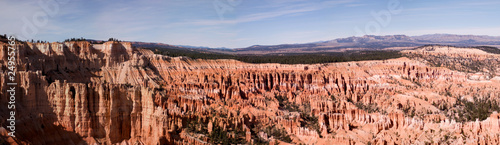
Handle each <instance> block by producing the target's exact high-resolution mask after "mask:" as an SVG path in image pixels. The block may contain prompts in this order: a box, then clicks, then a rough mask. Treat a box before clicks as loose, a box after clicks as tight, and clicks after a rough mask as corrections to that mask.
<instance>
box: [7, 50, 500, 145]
mask: <svg viewBox="0 0 500 145" xmlns="http://www.w3.org/2000/svg"><path fill="white" fill-rule="evenodd" d="M1 45H2V47H1V48H2V49H1V50H0V55H3V56H5V55H6V49H7V47H6V45H7V44H4V43H2V44H1ZM15 47H16V48H17V49H18V50H19V51H18V55H17V58H18V59H17V68H18V70H17V72H18V74H17V75H16V80H17V81H18V84H19V85H18V86H19V89H18V90H17V92H16V94H17V95H18V96H17V100H16V101H17V103H16V105H17V106H16V107H17V112H18V115H17V116H16V117H18V118H19V119H18V120H17V122H16V124H17V126H16V127H17V128H21V129H19V130H17V132H16V138H10V137H8V136H6V133H5V132H6V130H5V127H6V122H5V120H6V117H7V116H8V112H7V109H6V108H5V107H2V108H0V119H1V120H0V123H1V124H2V128H0V134H1V137H0V138H2V139H3V140H5V141H6V142H8V143H19V144H94V143H97V144H212V143H224V142H225V141H230V142H233V143H245V142H246V143H273V144H274V143H276V142H279V143H285V142H290V143H305V144H335V143H340V144H357V143H364V144H367V143H376V144H393V143H395V144H424V143H439V144H441V143H448V144H470V143H472V144H499V142H498V141H499V135H500V132H499V128H500V125H499V124H500V122H499V119H500V116H499V115H498V114H497V113H492V114H491V116H489V117H488V119H486V120H477V121H476V120H469V121H467V122H457V121H456V120H454V118H453V116H457V115H455V114H454V113H456V112H452V111H448V110H453V109H455V110H457V109H459V108H460V107H457V106H458V105H456V104H457V100H464V99H465V100H467V99H468V100H473V99H471V98H474V97H479V98H486V99H489V100H499V98H498V96H500V85H498V84H499V83H500V82H499V81H495V79H491V80H482V81H479V80H477V79H473V78H471V76H474V75H475V76H478V77H485V76H486V75H491V74H481V73H474V74H473V73H467V72H461V71H458V70H453V69H448V68H445V67H438V66H433V65H429V63H428V62H427V61H424V60H425V59H421V58H424V57H430V56H431V55H438V56H447V57H458V56H460V57H463V59H478V61H483V60H485V59H488V60H491V59H498V58H499V55H495V54H489V53H483V52H480V51H477V50H467V51H463V52H462V51H458V52H457V53H452V52H455V51H449V52H447V51H437V50H436V49H434V51H431V52H428V51H427V50H426V49H424V50H409V51H405V53H411V54H419V55H421V56H417V55H416V56H415V57H410V58H411V59H409V58H398V59H391V60H380V61H360V62H345V63H330V64H312V65H301V64H297V65H284V64H248V63H242V62H239V61H235V60H193V59H190V58H186V57H168V56H161V55H156V54H153V53H152V52H151V51H149V50H145V49H140V48H134V47H133V46H132V45H131V44H130V43H127V42H106V43H104V44H90V43H88V42H83V41H81V42H65V43H26V44H18V45H16V46H15ZM446 49H453V50H454V49H455V48H446ZM457 49H458V48H457ZM438 50H440V49H438ZM469 51H470V52H469ZM434 53H438V54H434ZM0 61H1V62H2V63H1V64H2V67H3V68H5V67H6V65H5V64H6V63H5V62H6V61H7V60H6V59H5V57H2V60H0ZM4 70H5V69H4ZM0 75H1V79H0V82H1V85H2V86H1V87H0V88H1V92H0V93H1V96H2V98H0V99H1V101H0V105H2V106H7V105H6V102H8V98H7V97H6V96H7V95H6V94H5V92H6V89H7V86H6V85H5V80H4V79H5V76H6V73H5V72H2V73H1V74H0ZM496 77H498V76H496ZM489 78H492V77H491V76H490V77H489ZM493 78H494V77H493ZM496 105H498V104H496ZM224 139H230V140H224Z"/></svg>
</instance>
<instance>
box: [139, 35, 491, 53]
mask: <svg viewBox="0 0 500 145" xmlns="http://www.w3.org/2000/svg"><path fill="white" fill-rule="evenodd" d="M133 45H135V46H137V47H148V48H152V47H155V48H173V49H188V50H191V51H201V52H212V53H223V54H259V55H261V54H299V53H322V52H345V51H359V50H404V49H411V48H414V47H418V46H423V45H453V46H460V47H464V46H491V47H500V37H498V36H485V35H454V34H431V35H421V36H406V35H386V36H375V35H365V36H362V37H347V38H338V39H334V40H330V41H318V42H313V43H304V44H280V45H254V46H250V47H246V48H235V49H229V48H209V47H197V46H187V45H168V44H162V43H146V42H133Z"/></svg>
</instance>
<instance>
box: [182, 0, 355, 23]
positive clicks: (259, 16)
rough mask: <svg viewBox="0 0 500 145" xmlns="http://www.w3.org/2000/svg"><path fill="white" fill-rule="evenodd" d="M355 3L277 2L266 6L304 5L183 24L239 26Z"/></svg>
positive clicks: (349, 0)
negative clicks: (225, 18)
mask: <svg viewBox="0 0 500 145" xmlns="http://www.w3.org/2000/svg"><path fill="white" fill-rule="evenodd" d="M353 1H354V0H343V1H326V2H309V1H307V2H305V0H291V1H284V0H275V1H274V4H272V5H266V7H278V6H282V5H284V4H290V3H291V2H302V3H298V4H293V5H287V6H286V7H284V8H281V9H278V10H274V11H269V12H261V13H254V14H248V15H243V16H240V17H237V18H235V19H230V20H218V19H217V20H198V21H193V22H185V23H182V24H193V25H221V24H239V23H246V22H254V21H260V20H265V19H271V18H276V17H281V16H285V15H293V14H300V13H305V12H312V11H317V10H321V9H324V8H328V7H332V6H335V5H339V4H345V3H350V2H353Z"/></svg>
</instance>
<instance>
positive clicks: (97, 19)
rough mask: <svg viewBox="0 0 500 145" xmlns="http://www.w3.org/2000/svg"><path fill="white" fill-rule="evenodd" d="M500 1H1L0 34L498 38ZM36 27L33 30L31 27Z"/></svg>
mask: <svg viewBox="0 0 500 145" xmlns="http://www.w3.org/2000/svg"><path fill="white" fill-rule="evenodd" d="M499 6H500V2H498V1H492V0H483V1H474V2H468V1H450V0H446V1H424V0H387V1H377V2H375V1H368V0H341V1H325V0H314V1H307V0H270V1H245V0H208V1H201V0H199V1H185V0H166V1H165V0H146V1H140V2H137V1H131V0H119V1H98V0H90V1H81V0H58V1H43V2H42V1H29V2H25V1H22V2H20V1H14V0H6V1H1V2H0V9H1V10H2V13H3V15H2V16H0V18H2V20H3V23H0V32H2V33H7V34H14V35H16V36H20V38H25V39H35V40H37V39H39V40H47V41H51V42H55V41H63V40H64V39H68V38H80V37H84V38H89V39H97V40H107V39H108V38H110V37H113V38H117V39H120V40H125V41H141V42H157V43H166V44H172V45H190V46H203V47H212V48H218V47H227V48H243V47H248V46H252V45H277V44H296V43H309V42H317V41H325V40H333V39H336V38H344V37H351V36H363V35H407V36H418V35H425V34H457V35H488V36H499V35H498V32H500V27H499V26H497V25H495V24H498V23H499V22H500V20H498V19H492V18H493V17H495V16H496V15H498V14H499V13H500V10H498V9H497V8H498V7H499ZM32 28H33V29H32Z"/></svg>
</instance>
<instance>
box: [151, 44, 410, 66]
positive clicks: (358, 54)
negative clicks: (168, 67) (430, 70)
mask: <svg viewBox="0 0 500 145" xmlns="http://www.w3.org/2000/svg"><path fill="white" fill-rule="evenodd" d="M146 49H150V50H152V51H153V52H154V53H156V54H162V55H167V56H172V57H177V56H187V57H190V58H193V59H235V60H239V61H243V62H248V63H281V64H314V63H331V62H346V61H362V60H385V59H391V58H398V57H401V54H400V53H399V52H398V51H349V52H328V53H309V54H269V55H230V54H222V53H213V52H204V51H199V50H192V49H184V48H177V47H170V48H146Z"/></svg>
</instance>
